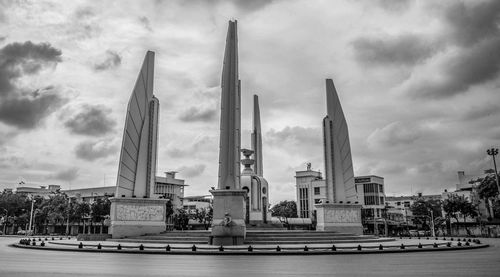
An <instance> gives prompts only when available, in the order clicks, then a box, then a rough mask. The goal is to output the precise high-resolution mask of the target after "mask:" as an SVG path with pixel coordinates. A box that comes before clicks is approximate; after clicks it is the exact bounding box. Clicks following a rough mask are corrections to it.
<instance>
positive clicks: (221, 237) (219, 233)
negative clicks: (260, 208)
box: [209, 189, 247, 245]
mask: <svg viewBox="0 0 500 277" xmlns="http://www.w3.org/2000/svg"><path fill="white" fill-rule="evenodd" d="M210 193H212V195H213V196H214V200H213V207H214V216H213V221H212V235H211V236H210V241H209V243H210V244H212V245H240V244H243V243H244V240H245V234H246V226H245V214H244V209H245V196H246V194H247V192H246V191H245V190H236V189H234V190H228V189H219V190H211V191H210Z"/></svg>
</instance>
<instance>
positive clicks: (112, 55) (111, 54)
mask: <svg viewBox="0 0 500 277" xmlns="http://www.w3.org/2000/svg"><path fill="white" fill-rule="evenodd" d="M121 63H122V57H121V56H120V55H119V54H118V53H116V52H115V51H112V50H107V51H106V53H105V54H104V57H103V58H102V61H100V62H97V63H95V64H94V66H93V68H94V70H96V71H103V70H108V69H113V68H116V67H118V66H120V64H121Z"/></svg>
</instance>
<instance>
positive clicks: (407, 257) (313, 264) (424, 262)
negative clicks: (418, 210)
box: [0, 237, 500, 276]
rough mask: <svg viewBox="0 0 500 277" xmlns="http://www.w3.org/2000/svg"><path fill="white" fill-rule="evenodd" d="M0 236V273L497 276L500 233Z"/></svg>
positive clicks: (499, 262) (26, 274)
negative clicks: (120, 245) (474, 242)
mask: <svg viewBox="0 0 500 277" xmlns="http://www.w3.org/2000/svg"><path fill="white" fill-rule="evenodd" d="M18 241H19V238H14V237H0V265H1V266H0V276H69V275H71V276H254V275H257V276H498V275H497V274H498V272H500V239H482V241H483V243H488V244H490V247H487V248H483V249H477V250H467V251H446V252H422V253H395V254H372V255H362V254H360V255H333V256H330V255H327V256H227V255H226V256H208V255H207V256H205V255H197V256H189V255H180V256H172V255H169V256H164V255H145V254H114V253H78V252H60V251H38V250H29V249H19V248H13V247H9V246H8V245H9V244H12V243H15V242H18Z"/></svg>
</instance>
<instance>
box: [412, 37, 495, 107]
mask: <svg viewBox="0 0 500 277" xmlns="http://www.w3.org/2000/svg"><path fill="white" fill-rule="evenodd" d="M498 49H500V37H497V38H493V39H488V40H483V41H481V42H480V43H477V44H475V45H473V46H472V47H470V48H467V49H460V50H458V51H455V52H453V53H452V54H450V56H449V57H447V58H445V59H444V60H442V61H441V62H440V64H439V65H437V66H436V67H437V68H434V69H433V70H434V71H435V72H436V73H435V74H434V75H432V76H427V74H428V69H427V68H425V69H422V70H421V71H420V72H416V73H414V75H413V76H412V77H411V78H410V79H409V80H408V82H407V83H406V84H405V86H406V90H407V92H408V93H410V94H411V95H413V96H415V97H419V98H422V97H430V98H437V99H439V98H447V97H452V96H455V95H457V94H461V93H464V92H466V91H468V90H469V89H470V88H471V87H472V86H474V85H479V84H482V83H484V82H487V81H491V80H493V79H495V78H496V77H497V76H498V73H499V72H500V52H499V51H498ZM426 69H427V70H426Z"/></svg>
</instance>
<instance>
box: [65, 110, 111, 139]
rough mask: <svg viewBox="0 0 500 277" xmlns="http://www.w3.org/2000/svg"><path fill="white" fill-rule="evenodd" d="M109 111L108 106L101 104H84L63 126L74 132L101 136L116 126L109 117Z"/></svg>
mask: <svg viewBox="0 0 500 277" xmlns="http://www.w3.org/2000/svg"><path fill="white" fill-rule="evenodd" d="M111 113H112V111H111V109H110V108H107V107H105V106H102V105H84V106H82V107H81V109H80V111H79V112H78V113H77V114H75V115H73V116H72V117H71V118H70V119H68V120H67V121H66V122H65V123H64V126H65V127H66V128H68V129H69V130H70V131H71V132H72V133H75V134H80V135H87V136H96V137H97V136H103V135H106V134H108V133H110V132H112V131H113V128H114V127H115V126H116V121H115V120H114V119H113V118H111V117H110V114H111Z"/></svg>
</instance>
